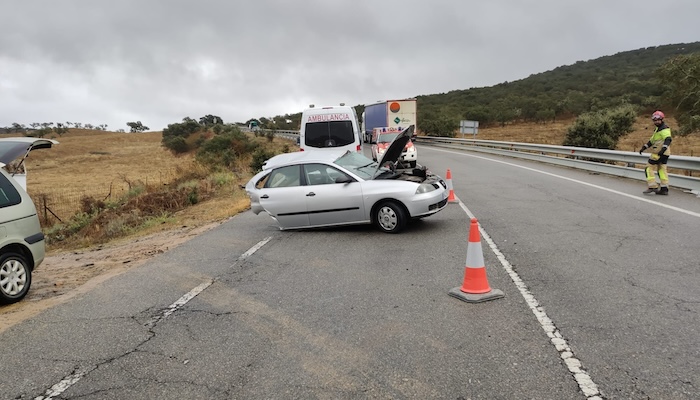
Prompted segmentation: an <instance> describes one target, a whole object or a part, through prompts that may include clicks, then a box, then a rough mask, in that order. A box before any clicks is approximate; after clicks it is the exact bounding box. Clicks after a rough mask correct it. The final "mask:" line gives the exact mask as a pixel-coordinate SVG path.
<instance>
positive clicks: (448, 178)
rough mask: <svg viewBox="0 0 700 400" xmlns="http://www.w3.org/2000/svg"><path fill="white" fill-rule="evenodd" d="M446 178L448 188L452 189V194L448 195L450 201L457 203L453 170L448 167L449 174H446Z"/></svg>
mask: <svg viewBox="0 0 700 400" xmlns="http://www.w3.org/2000/svg"><path fill="white" fill-rule="evenodd" d="M445 180H446V181H447V189H449V190H450V194H449V195H448V196H447V202H448V203H456V202H457V199H456V198H455V190H454V186H452V172H450V169H449V168H447V175H445Z"/></svg>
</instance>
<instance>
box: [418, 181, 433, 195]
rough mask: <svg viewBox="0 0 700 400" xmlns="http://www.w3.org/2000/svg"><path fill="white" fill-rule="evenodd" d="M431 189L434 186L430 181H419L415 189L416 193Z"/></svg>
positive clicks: (430, 190)
mask: <svg viewBox="0 0 700 400" xmlns="http://www.w3.org/2000/svg"><path fill="white" fill-rule="evenodd" d="M433 190H435V186H433V185H431V184H430V183H421V184H420V185H418V189H416V194H421V193H428V192H432V191H433Z"/></svg>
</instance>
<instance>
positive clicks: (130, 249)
mask: <svg viewBox="0 0 700 400" xmlns="http://www.w3.org/2000/svg"><path fill="white" fill-rule="evenodd" d="M223 222H225V221H218V222H210V223H207V224H205V225H201V226H191V227H180V228H177V229H171V230H167V231H162V232H157V233H153V234H151V235H147V236H143V237H138V238H133V239H125V240H122V241H116V242H114V243H109V244H105V245H100V246H95V247H92V248H86V249H81V250H74V251H64V252H54V253H50V254H49V255H47V257H46V258H45V259H44V262H43V263H42V264H41V265H40V266H39V268H38V269H37V270H36V271H34V274H33V275H32V286H31V289H30V290H29V293H28V294H27V297H25V298H24V300H22V301H20V302H19V303H15V304H11V305H7V306H0V332H3V331H4V330H6V329H8V328H10V327H11V326H13V325H15V324H18V323H20V322H22V321H25V320H27V319H29V318H31V317H33V316H35V315H37V314H39V313H40V312H42V311H44V310H46V309H48V308H51V307H53V306H55V305H57V304H60V303H63V302H65V301H66V300H68V299H70V298H72V297H74V296H76V295H78V294H81V293H85V292H87V291H89V290H91V289H93V288H94V287H96V286H97V285H99V284H100V283H102V282H104V281H106V280H108V279H109V278H112V277H114V276H117V275H119V274H121V273H123V272H125V271H127V270H128V269H130V268H133V267H136V266H139V265H141V264H143V263H144V262H146V261H147V260H149V259H151V258H152V257H154V256H156V255H158V254H161V253H164V252H166V251H168V250H170V249H173V248H174V247H177V246H178V245H180V244H182V243H184V242H186V241H188V240H189V239H192V238H193V237H195V236H197V235H200V234H202V233H204V232H206V231H208V230H210V229H212V228H214V227H216V226H218V225H220V224H222V223H223Z"/></svg>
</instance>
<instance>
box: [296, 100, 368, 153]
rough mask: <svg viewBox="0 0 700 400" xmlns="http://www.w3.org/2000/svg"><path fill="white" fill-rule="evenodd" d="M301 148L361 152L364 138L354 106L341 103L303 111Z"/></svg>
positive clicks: (300, 133)
mask: <svg viewBox="0 0 700 400" xmlns="http://www.w3.org/2000/svg"><path fill="white" fill-rule="evenodd" d="M299 148H300V149H301V151H323V150H338V149H342V150H351V151H356V152H360V153H361V152H362V139H361V138H360V129H359V124H358V122H357V113H356V112H355V109H354V108H353V107H350V106H346V105H345V104H343V103H340V105H339V106H327V107H315V106H314V105H313V104H312V105H310V106H309V108H307V109H306V110H304V111H303V112H302V114H301V129H300V131H299Z"/></svg>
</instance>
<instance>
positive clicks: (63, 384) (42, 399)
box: [34, 236, 272, 400]
mask: <svg viewBox="0 0 700 400" xmlns="http://www.w3.org/2000/svg"><path fill="white" fill-rule="evenodd" d="M271 239H272V236H270V237H267V238H265V239H263V240H261V241H260V242H258V243H257V244H256V245H255V246H253V247H251V248H250V249H248V251H246V252H245V253H243V254H241V256H240V257H238V259H237V261H236V262H238V261H241V260H245V259H246V258H248V257H250V256H251V255H253V253H255V252H256V251H258V250H260V248H261V247H263V246H264V245H265V244H267V242H269V241H270V240H271ZM215 280H216V279H212V280H211V281H209V282H204V283H202V284H200V285H198V286H197V287H195V288H194V289H192V290H190V291H189V292H187V293H186V294H185V295H184V296H182V297H180V298H179V299H177V300H176V301H175V302H174V303H173V304H171V305H169V306H168V307H167V308H166V309H165V310H163V312H162V313H161V314H160V315H157V316H156V317H154V318H152V319H151V320H150V321H149V322H148V323H146V327H148V328H152V327H153V326H154V325H155V324H156V323H158V321H160V320H163V319H165V318H166V317H168V316H169V315H171V314H172V313H174V312H175V311H177V309H178V308H180V307H182V306H184V305H185V304H187V303H188V302H189V301H190V300H192V299H194V298H195V297H196V296H197V295H198V294H200V293H202V292H203V291H204V289H206V288H208V287H209V286H211V285H212V284H213V283H214V281H215ZM95 368H97V366H94V367H91V368H78V369H76V370H75V371H74V372H73V373H71V374H70V375H68V376H66V377H65V378H63V379H61V381H60V382H58V383H57V384H55V385H53V386H51V387H50V388H49V389H48V390H47V391H46V392H45V393H44V395H43V396H37V397H35V398H34V400H51V399H53V398H55V397H56V396H60V395H61V394H62V393H63V392H65V391H66V390H68V388H70V387H71V386H73V385H75V384H76V383H77V382H78V381H79V380H80V379H81V378H82V377H83V376H85V375H87V374H88V372H90V371H92V370H94V369H95Z"/></svg>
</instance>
